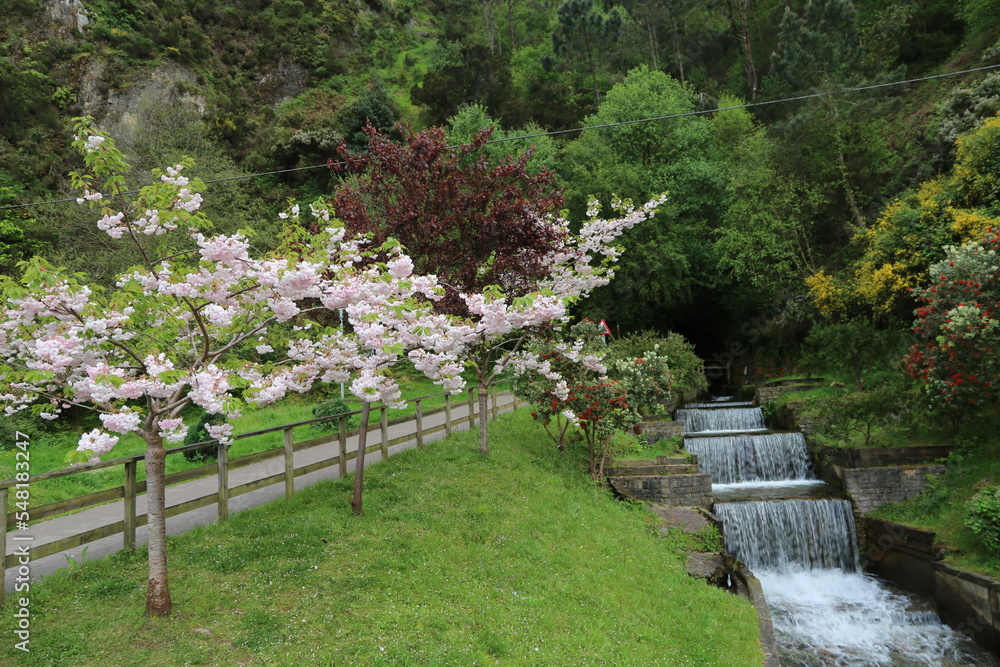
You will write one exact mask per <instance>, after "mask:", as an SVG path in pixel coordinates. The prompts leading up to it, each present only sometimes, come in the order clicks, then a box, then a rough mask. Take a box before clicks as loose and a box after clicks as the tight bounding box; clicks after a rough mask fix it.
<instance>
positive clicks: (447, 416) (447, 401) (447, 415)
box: [444, 394, 451, 435]
mask: <svg viewBox="0 0 1000 667" xmlns="http://www.w3.org/2000/svg"><path fill="white" fill-rule="evenodd" d="M444 434H445V435H451V394H445V395H444Z"/></svg>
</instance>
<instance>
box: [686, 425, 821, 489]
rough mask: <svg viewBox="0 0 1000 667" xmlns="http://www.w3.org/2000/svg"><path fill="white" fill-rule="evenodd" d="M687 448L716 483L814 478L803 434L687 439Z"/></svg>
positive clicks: (703, 470)
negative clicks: (695, 455)
mask: <svg viewBox="0 0 1000 667" xmlns="http://www.w3.org/2000/svg"><path fill="white" fill-rule="evenodd" d="M684 448H685V449H686V450H688V451H689V452H691V453H692V454H697V455H698V466H699V470H700V472H707V473H711V474H712V483H713V484H738V483H740V482H777V481H781V480H802V479H813V474H812V466H811V465H810V464H809V458H808V456H807V455H806V444H805V438H804V437H803V436H802V434H801V433H769V434H766V435H738V436H729V437H698V438H687V439H685V441H684Z"/></svg>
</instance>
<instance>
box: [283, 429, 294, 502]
mask: <svg viewBox="0 0 1000 667" xmlns="http://www.w3.org/2000/svg"><path fill="white" fill-rule="evenodd" d="M284 436H285V441H284V450H285V498H291V497H292V496H293V495H295V452H294V451H293V450H292V445H293V444H294V443H293V441H292V429H290V428H286V429H285V430H284Z"/></svg>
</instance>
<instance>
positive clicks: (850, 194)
mask: <svg viewBox="0 0 1000 667" xmlns="http://www.w3.org/2000/svg"><path fill="white" fill-rule="evenodd" d="M837 138H838V139H840V134H839V133H838V135H837ZM838 143H839V142H838ZM837 160H838V161H839V162H840V173H841V175H842V176H843V177H844V194H846V195H847V205H848V206H849V207H850V208H851V214H852V215H854V222H855V224H856V225H857V228H856V229H855V230H854V231H855V232H861V231H863V230H864V228H865V216H864V215H862V214H861V209H859V208H858V203H857V201H855V199H854V188H853V187H851V175H850V172H849V171H848V170H847V160H846V159H844V152H843V151H841V150H838V151H837Z"/></svg>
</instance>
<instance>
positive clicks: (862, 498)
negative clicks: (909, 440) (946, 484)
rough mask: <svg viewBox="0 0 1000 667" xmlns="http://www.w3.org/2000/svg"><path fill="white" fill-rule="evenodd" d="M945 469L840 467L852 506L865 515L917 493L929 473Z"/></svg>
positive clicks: (907, 498)
mask: <svg viewBox="0 0 1000 667" xmlns="http://www.w3.org/2000/svg"><path fill="white" fill-rule="evenodd" d="M945 470H946V468H945V467H944V466H943V465H922V466H894V467H891V468H842V469H841V480H842V481H843V484H844V491H846V492H847V493H848V494H849V495H850V496H851V499H852V500H853V501H854V507H855V509H857V511H859V512H861V513H862V514H867V513H868V512H871V511H872V510H875V509H878V508H879V507H882V506H883V505H890V504H892V503H899V502H902V501H904V500H909V499H910V498H913V497H915V496H917V495H918V494H919V493H920V492H921V491H923V490H924V488H925V487H926V486H927V476H928V475H943V474H944V473H945Z"/></svg>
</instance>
